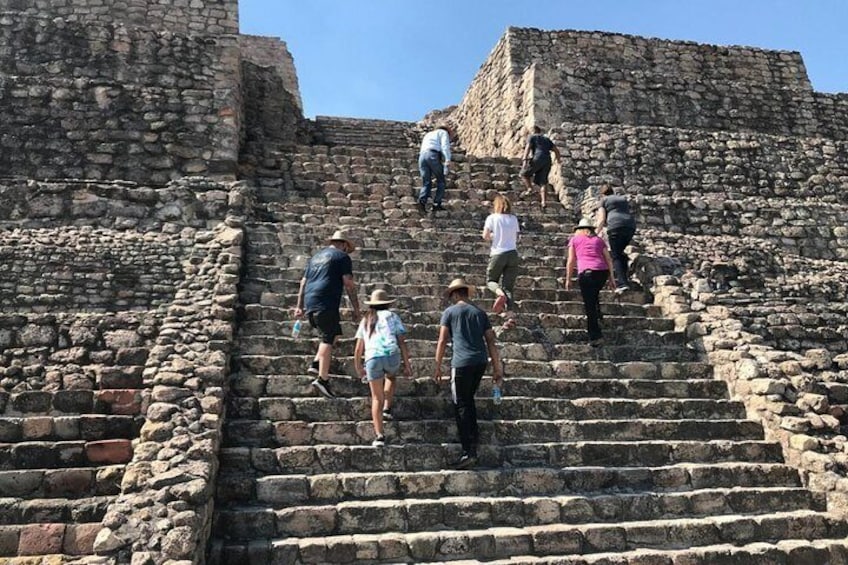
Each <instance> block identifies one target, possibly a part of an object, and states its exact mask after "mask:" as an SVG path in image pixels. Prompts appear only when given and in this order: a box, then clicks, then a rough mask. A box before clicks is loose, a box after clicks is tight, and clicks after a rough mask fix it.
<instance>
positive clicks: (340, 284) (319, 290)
mask: <svg viewBox="0 0 848 565" xmlns="http://www.w3.org/2000/svg"><path fill="white" fill-rule="evenodd" d="M329 243H330V245H329V246H328V247H325V248H324V249H322V250H321V251H319V252H318V253H316V254H315V255H313V256H312V258H311V259H309V263H308V264H307V265H306V271H305V272H304V274H303V278H302V279H301V281H300V290H299V291H298V294H297V308H295V312H294V315H295V317H296V318H301V317H302V316H303V314H304V312H305V313H306V315H307V316H308V317H309V323H310V325H311V326H312V327H313V328H316V329H318V330H319V331H320V332H321V344H320V345H319V346H318V352H317V353H316V354H315V359H314V360H313V361H312V365H311V366H310V367H309V369H308V371H307V372H309V373H312V374H317V375H318V378H316V379H315V380H314V381H312V386H314V387H315V388H316V389H317V390H318V392H320V393H321V394H322V395H324V396H326V397H327V398H333V397H334V396H335V395H334V394H333V392H332V391H331V390H330V380H329V378H328V375H329V373H330V361H331V359H332V355H333V344H334V343H335V342H336V338H337V337H338V336H340V335H341V334H342V326H341V316H340V314H339V306H340V305H341V300H342V290H346V291H347V295H348V298H350V303H351V305H352V306H353V315H354V320H355V321H358V320H359V299H358V298H357V296H356V283H355V282H354V281H353V262H352V261H351V260H350V254H351V253H353V251H354V250H355V249H356V246H355V245H354V243H353V241H352V240H351V239H350V238H349V237H348V236H347V235H345V234H344V233H343V232H341V231H336V233H334V234H333V235H332V237H330V240H329Z"/></svg>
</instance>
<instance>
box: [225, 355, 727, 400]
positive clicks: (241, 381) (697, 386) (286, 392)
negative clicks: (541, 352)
mask: <svg viewBox="0 0 848 565" xmlns="http://www.w3.org/2000/svg"><path fill="white" fill-rule="evenodd" d="M513 370H514V367H513V365H512V364H507V365H506V368H505V374H506V379H507V380H506V381H505V382H504V386H503V387H502V392H503V393H504V394H505V395H507V396H529V397H531V398H558V399H563V400H564V399H575V398H629V399H650V398H684V399H693V398H709V399H714V400H723V399H726V398H727V384H726V383H725V382H724V381H720V380H715V379H688V380H682V379H670V380H661V379H658V378H653V379H643V380H631V379H610V378H600V379H582V378H565V377H562V378H550V377H547V378H546V377H538V376H535V371H529V372H528V373H529V374H528V376H526V377H525V376H516V375H515V374H514V372H513ZM313 379H314V377H312V376H294V375H270V376H265V375H256V376H249V375H239V376H234V377H233V379H232V382H231V395H230V398H232V399H234V400H238V401H239V402H242V401H244V400H253V401H255V402H257V403H258V401H259V399H260V397H285V398H293V397H294V398H297V397H312V396H314V391H313V390H312V386H311V385H312V381H313ZM395 383H396V384H395V386H396V390H395V395H396V396H397V397H398V398H402V397H421V396H435V395H439V394H440V393H441V392H442V388H441V386H440V385H439V384H437V383H436V382H435V381H434V380H433V379H432V378H428V377H418V378H405V377H399V378H397V379H396V380H395ZM330 386H331V387H332V389H333V392H334V393H335V394H336V395H337V396H341V397H347V398H349V397H356V396H368V386H367V385H366V384H365V383H362V382H359V381H358V380H357V379H344V378H331V383H330ZM491 393H492V380H491V379H490V378H489V377H484V379H483V381H482V382H481V383H480V388H479V389H478V392H477V396H478V397H480V398H486V397H488V396H491Z"/></svg>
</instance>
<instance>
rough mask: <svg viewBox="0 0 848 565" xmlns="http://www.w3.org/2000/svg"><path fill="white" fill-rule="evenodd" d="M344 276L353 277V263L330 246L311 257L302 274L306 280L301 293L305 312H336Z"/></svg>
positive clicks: (342, 253) (340, 299)
mask: <svg viewBox="0 0 848 565" xmlns="http://www.w3.org/2000/svg"><path fill="white" fill-rule="evenodd" d="M345 275H353V261H351V260H350V256H349V255H348V254H347V253H345V252H344V251H340V250H339V249H336V248H335V247H333V246H330V247H327V248H324V249H322V250H321V251H319V252H318V253H316V254H315V255H313V256H312V258H311V259H310V260H309V264H307V265H306V271H305V272H304V273H303V276H304V278H306V287H305V288H304V291H303V302H304V306H305V307H306V311H307V312H321V311H324V310H338V309H339V306H340V305H341V302H342V291H343V290H344V279H343V277H344V276H345Z"/></svg>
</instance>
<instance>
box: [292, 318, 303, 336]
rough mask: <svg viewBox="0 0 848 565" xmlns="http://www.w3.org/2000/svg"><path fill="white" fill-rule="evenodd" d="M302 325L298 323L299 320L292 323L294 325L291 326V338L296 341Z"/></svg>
mask: <svg viewBox="0 0 848 565" xmlns="http://www.w3.org/2000/svg"><path fill="white" fill-rule="evenodd" d="M302 326H303V324H302V323H301V321H300V318H298V319H297V320H295V321H294V325H293V326H292V337H293V338H295V339H297V338H299V337H300V328H301V327H302Z"/></svg>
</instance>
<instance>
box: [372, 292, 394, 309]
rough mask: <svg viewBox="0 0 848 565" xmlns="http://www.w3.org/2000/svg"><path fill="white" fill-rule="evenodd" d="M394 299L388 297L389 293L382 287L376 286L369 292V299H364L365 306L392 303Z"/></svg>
mask: <svg viewBox="0 0 848 565" xmlns="http://www.w3.org/2000/svg"><path fill="white" fill-rule="evenodd" d="M394 303H395V301H394V299H392V298H389V293H388V292H386V291H385V290H383V289H382V288H378V289H377V290H375V291H374V292H372V293H371V300H366V301H365V304H366V306H386V305H387V304H394Z"/></svg>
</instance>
